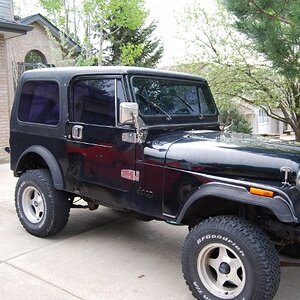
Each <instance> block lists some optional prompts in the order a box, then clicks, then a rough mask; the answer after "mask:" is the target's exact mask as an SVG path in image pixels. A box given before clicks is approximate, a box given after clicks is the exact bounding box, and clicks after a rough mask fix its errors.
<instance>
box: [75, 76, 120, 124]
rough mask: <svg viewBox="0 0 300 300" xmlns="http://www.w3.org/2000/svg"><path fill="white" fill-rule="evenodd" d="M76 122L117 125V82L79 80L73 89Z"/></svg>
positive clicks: (112, 80)
mask: <svg viewBox="0 0 300 300" xmlns="http://www.w3.org/2000/svg"><path fill="white" fill-rule="evenodd" d="M73 107H74V115H73V118H74V121H75V122H82V123H87V124H95V125H107V126H114V125H115V80H114V79H105V80H101V79H96V80H95V79H86V80H78V81H76V82H75V84H74V87H73Z"/></svg>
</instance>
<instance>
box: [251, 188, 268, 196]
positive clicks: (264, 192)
mask: <svg viewBox="0 0 300 300" xmlns="http://www.w3.org/2000/svg"><path fill="white" fill-rule="evenodd" d="M250 194H253V195H258V196H264V197H270V198H272V197H273V196H274V192H272V191H268V190H263V189H257V188H253V187H251V188H250Z"/></svg>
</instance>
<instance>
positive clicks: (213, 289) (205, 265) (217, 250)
mask: <svg viewBox="0 0 300 300" xmlns="http://www.w3.org/2000/svg"><path fill="white" fill-rule="evenodd" d="M197 270H198V275H199V277H200V280H201V282H202V284H203V285H204V287H205V288H206V289H207V290H208V291H209V292H210V293H212V294H213V295H214V296H216V297H219V298H221V299H232V298H234V297H237V296H238V295H239V294H240V293H241V292H242V290H243V289H244V286H245V282H246V274H245V268H244V264H243V262H242V261H241V259H240V258H239V256H238V255H237V254H236V252H235V251H233V250H232V249H230V248H229V247H227V246H225V245H223V244H220V243H212V244H209V245H207V246H205V247H204V248H203V249H201V251H200V252H199V255H198V259H197Z"/></svg>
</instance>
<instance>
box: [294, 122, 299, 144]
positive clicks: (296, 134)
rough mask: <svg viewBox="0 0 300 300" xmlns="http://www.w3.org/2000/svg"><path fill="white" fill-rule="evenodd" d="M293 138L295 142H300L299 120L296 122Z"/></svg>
mask: <svg viewBox="0 0 300 300" xmlns="http://www.w3.org/2000/svg"><path fill="white" fill-rule="evenodd" d="M295 140H296V142H300V122H298V124H297V128H296V130H295Z"/></svg>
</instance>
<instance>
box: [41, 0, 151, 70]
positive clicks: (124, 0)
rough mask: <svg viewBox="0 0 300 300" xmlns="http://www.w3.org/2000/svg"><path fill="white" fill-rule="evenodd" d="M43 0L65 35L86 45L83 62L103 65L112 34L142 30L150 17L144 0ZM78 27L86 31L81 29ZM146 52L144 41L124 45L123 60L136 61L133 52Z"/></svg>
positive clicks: (49, 14)
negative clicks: (80, 30)
mask: <svg viewBox="0 0 300 300" xmlns="http://www.w3.org/2000/svg"><path fill="white" fill-rule="evenodd" d="M39 3H40V5H41V6H42V8H44V9H45V10H46V12H47V17H48V18H49V20H51V21H52V22H53V23H54V24H55V25H56V26H58V27H59V28H60V30H61V31H62V33H63V34H67V35H68V36H69V37H71V38H72V39H73V40H75V41H76V42H77V43H79V44H81V45H82V54H81V56H80V57H78V59H77V64H79V65H102V64H103V63H104V61H105V58H106V57H107V56H108V53H107V52H108V51H109V49H108V46H109V45H110V36H111V35H113V34H115V33H117V32H118V31H120V30H122V29H123V30H128V31H132V30H133V31H135V30H138V29H139V28H140V27H141V26H142V25H143V24H144V22H145V20H146V18H147V16H148V11H147V10H146V9H145V8H144V7H145V6H144V0H82V1H80V2H77V4H76V3H75V0H39ZM78 28H83V29H84V31H83V32H79V31H78ZM112 28H114V30H113V31H111V29H112ZM56 46H57V45H56ZM61 46H62V45H61ZM61 48H63V47H61ZM143 51H144V45H142V44H141V43H140V44H129V43H127V44H124V45H122V60H123V61H124V62H132V55H134V58H135V57H136V56H140V53H141V52H143ZM131 64H132V63H131Z"/></svg>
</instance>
